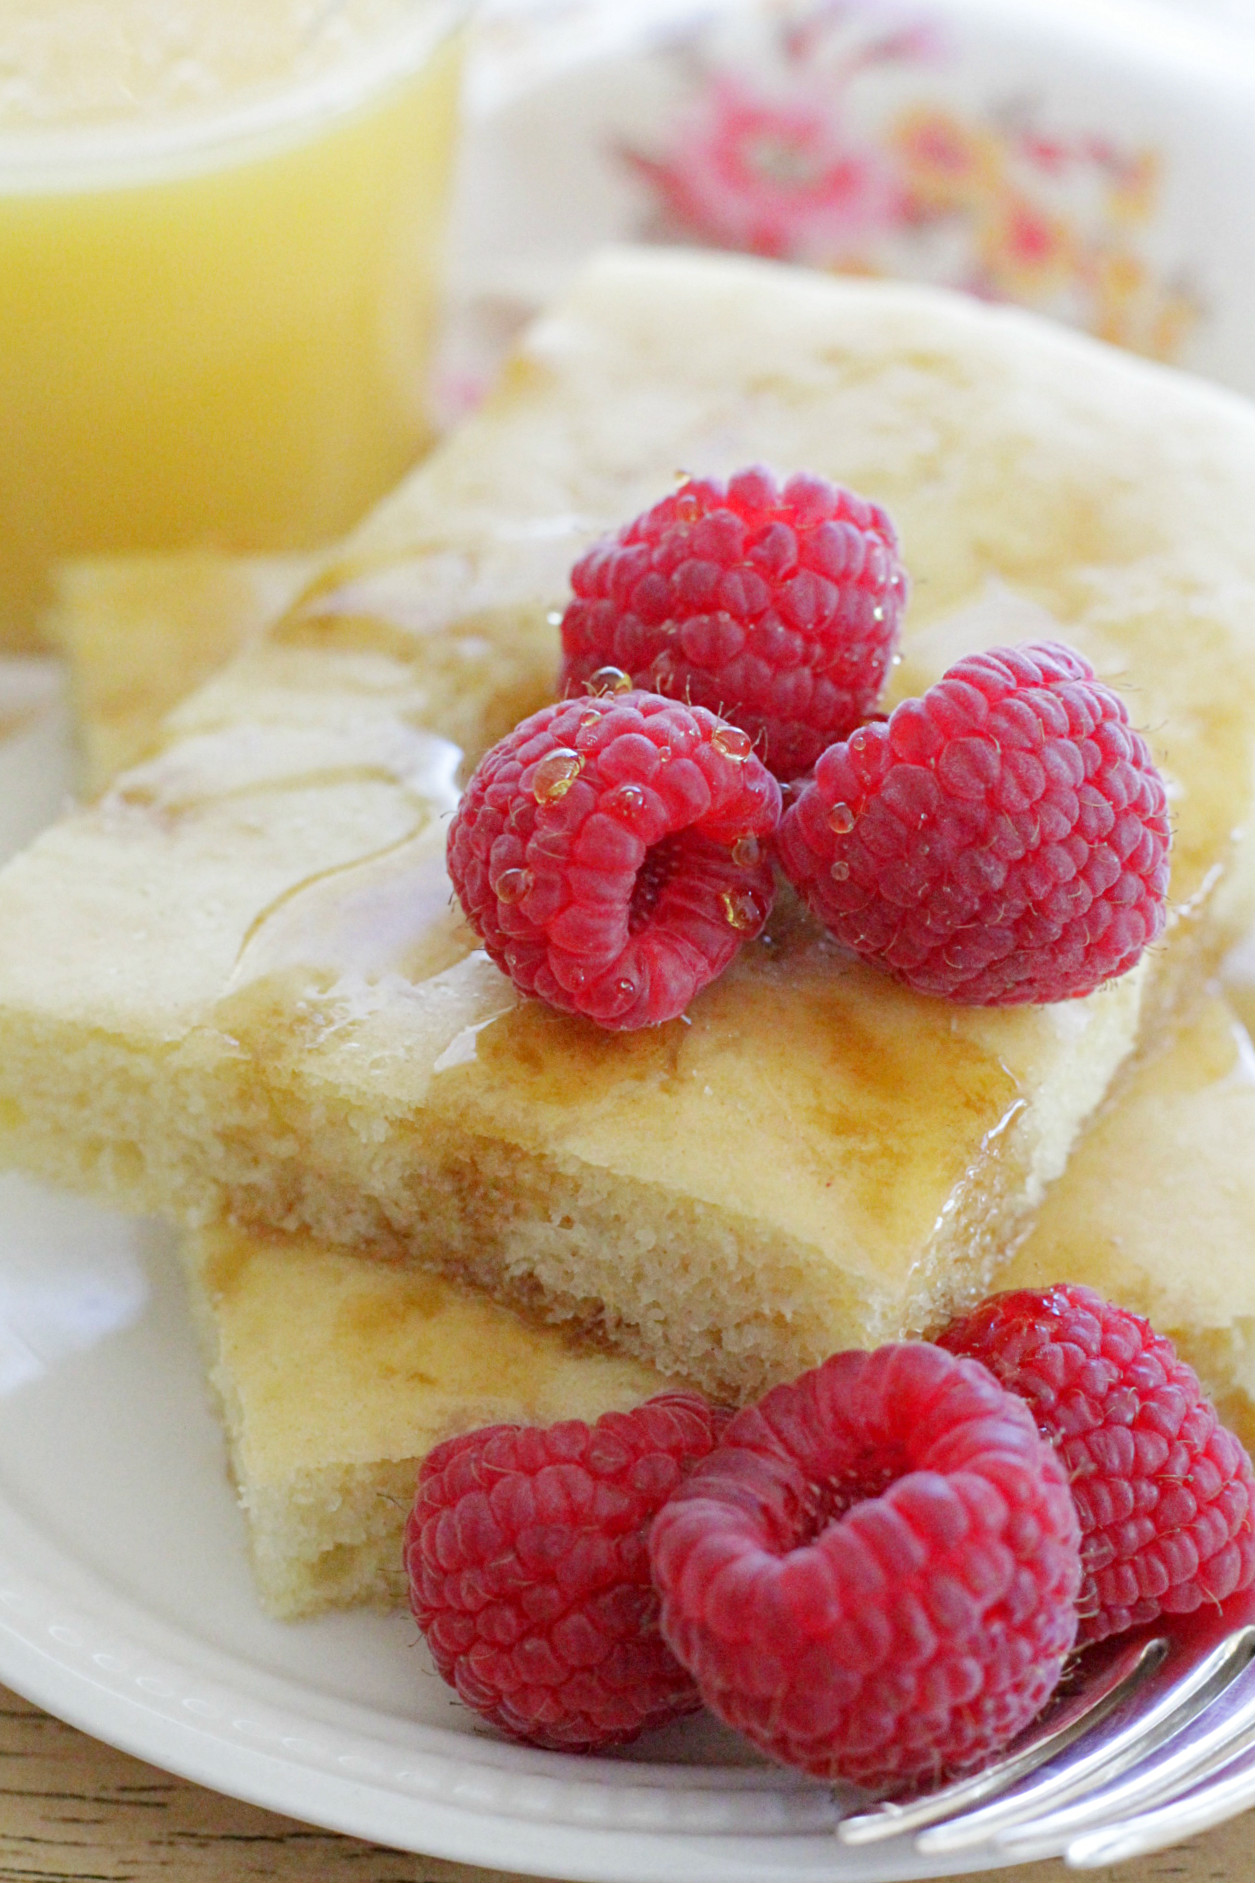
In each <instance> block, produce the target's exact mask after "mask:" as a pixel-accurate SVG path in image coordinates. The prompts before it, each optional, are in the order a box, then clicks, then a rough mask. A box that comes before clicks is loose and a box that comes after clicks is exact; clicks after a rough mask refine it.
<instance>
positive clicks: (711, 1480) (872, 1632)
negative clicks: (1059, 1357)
mask: <svg viewBox="0 0 1255 1883" xmlns="http://www.w3.org/2000/svg"><path fill="white" fill-rule="evenodd" d="M650 1554H651V1555H652V1557H653V1563H654V1580H655V1582H656V1584H657V1586H658V1590H659V1593H660V1595H661V1597H662V1628H663V1633H664V1634H665V1636H666V1638H667V1640H668V1641H669V1642H670V1643H671V1646H672V1648H673V1649H674V1650H675V1653H676V1655H677V1657H678V1658H679V1659H680V1660H681V1661H682V1662H683V1663H684V1665H685V1666H686V1667H688V1668H689V1669H690V1670H691V1671H692V1673H693V1676H694V1678H695V1680H696V1681H697V1685H698V1687H699V1689H700V1691H701V1694H702V1698H703V1699H704V1700H705V1702H706V1704H707V1706H709V1707H710V1708H711V1709H712V1710H713V1711H714V1712H716V1713H717V1714H719V1715H720V1717H721V1718H722V1719H724V1720H726V1721H727V1722H728V1723H729V1724H730V1725H732V1726H735V1727H738V1728H739V1729H740V1730H741V1731H742V1732H744V1733H746V1734H748V1735H749V1737H750V1738H751V1739H752V1740H754V1741H755V1742H756V1743H757V1744H758V1745H759V1746H761V1747H762V1748H763V1749H764V1750H765V1751H766V1752H769V1753H771V1754H772V1755H773V1756H774V1757H776V1758H778V1759H784V1760H785V1761H786V1762H787V1763H789V1764H790V1765H798V1766H801V1767H802V1768H803V1769H804V1770H805V1771H808V1772H813V1773H814V1774H815V1775H816V1776H817V1777H820V1778H827V1779H836V1778H845V1779H852V1780H854V1781H856V1782H857V1783H860V1784H866V1785H878V1786H880V1785H887V1786H890V1787H892V1788H895V1789H901V1788H903V1787H905V1786H906V1785H908V1784H909V1783H910V1782H912V1781H913V1780H916V1779H918V1778H920V1777H924V1776H927V1777H930V1778H931V1777H933V1776H936V1775H939V1774H940V1773H941V1772H943V1771H947V1770H948V1771H957V1770H962V1769H964V1768H966V1767H969V1766H973V1765H976V1764H978V1763H980V1762H981V1761H982V1760H984V1759H986V1758H987V1757H988V1756H989V1755H990V1754H991V1753H992V1752H994V1751H996V1750H997V1748H998V1747H999V1746H1001V1745H1003V1744H1005V1743H1006V1741H1007V1740H1009V1739H1011V1738H1012V1737H1013V1736H1014V1734H1015V1733H1017V1732H1018V1731H1019V1730H1020V1728H1021V1727H1022V1726H1024V1725H1026V1724H1027V1722H1028V1721H1029V1720H1030V1719H1032V1717H1033V1715H1034V1714H1035V1713H1036V1712H1037V1711H1038V1710H1039V1709H1040V1707H1041V1706H1042V1705H1043V1704H1044V1702H1045V1701H1046V1699H1047V1697H1048V1696H1049V1694H1050V1692H1051V1691H1052V1689H1053V1687H1054V1685H1055V1683H1056V1681H1057V1680H1058V1678H1059V1672H1060V1669H1061V1667H1062V1665H1063V1660H1064V1657H1065V1655H1066V1654H1067V1653H1068V1650H1069V1649H1070V1648H1071V1646H1072V1641H1073V1637H1074V1635H1075V1633H1076V1608H1075V1600H1076V1592H1077V1589H1078V1587H1079V1585H1080V1579H1081V1567H1080V1553H1079V1536H1078V1530H1077V1520H1076V1511H1075V1508H1074V1507H1073V1504H1072V1499H1071V1497H1070V1496H1069V1494H1068V1487H1067V1481H1066V1479H1065V1477H1064V1474H1063V1471H1062V1468H1061V1466H1060V1464H1059V1460H1058V1459H1057V1457H1056V1456H1055V1454H1054V1452H1053V1451H1052V1450H1051V1448H1050V1446H1049V1445H1048V1444H1046V1443H1045V1442H1044V1441H1043V1440H1042V1439H1041V1438H1040V1437H1039V1436H1038V1434H1037V1432H1036V1431H1035V1430H1034V1428H1033V1422H1032V1419H1031V1418H1030V1417H1028V1416H1027V1414H1026V1410H1025V1408H1024V1406H1023V1404H1022V1403H1021V1402H1020V1401H1019V1400H1017V1399H1015V1398H1014V1397H1013V1396H1012V1395H1011V1394H1010V1393H1007V1392H1005V1391H1004V1390H1003V1388H1002V1387H1000V1386H999V1385H998V1384H997V1382H996V1381H995V1380H994V1379H993V1378H992V1377H991V1375H990V1374H989V1373H988V1372H986V1371H985V1369H984V1368H983V1367H979V1366H976V1365H974V1364H973V1363H972V1362H970V1361H957V1362H956V1361H955V1360H953V1359H952V1358H951V1356H950V1355H949V1354H944V1353H942V1351H941V1350H940V1348H938V1347H931V1346H927V1345H925V1344H924V1343H923V1342H913V1343H909V1344H904V1345H899V1346H891V1347H881V1348H880V1349H879V1350H878V1351H877V1352H875V1353H839V1354H836V1355H834V1356H833V1358H832V1359H830V1360H827V1361H825V1362H824V1364H823V1365H822V1366H821V1367H817V1368H816V1369H815V1370H814V1371H813V1372H811V1373H807V1374H804V1375H803V1377H802V1378H801V1379H800V1380H797V1381H795V1382H794V1383H793V1384H792V1385H789V1386H780V1387H777V1388H776V1389H775V1390H774V1391H773V1392H770V1393H768V1395H767V1397H766V1398H765V1399H763V1400H762V1401H761V1402H760V1404H759V1405H758V1406H756V1407H752V1408H750V1409H749V1410H748V1411H745V1412H742V1413H739V1414H738V1415H737V1417H736V1418H734V1419H733V1420H732V1422H731V1424H730V1425H729V1426H728V1428H727V1430H726V1432H725V1433H724V1435H723V1437H722V1439H721V1440H720V1442H719V1444H718V1446H717V1447H716V1449H715V1450H714V1451H713V1452H712V1454H711V1456H710V1457H709V1458H707V1459H706V1460H705V1462H704V1463H702V1464H700V1465H698V1466H697V1467H696V1469H695V1470H694V1471H693V1473H692V1474H691V1476H690V1477H689V1478H688V1480H687V1481H686V1482H685V1483H684V1484H683V1485H682V1486H681V1487H680V1489H679V1490H678V1491H677V1492H676V1494H675V1496H674V1497H673V1498H672V1500H671V1502H670V1503H669V1504H667V1506H666V1508H665V1509H664V1510H662V1511H661V1512H660V1513H659V1515H658V1517H657V1518H656V1519H655V1521H654V1528H653V1531H652V1534H651V1538H650Z"/></svg>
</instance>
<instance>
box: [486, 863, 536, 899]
mask: <svg viewBox="0 0 1255 1883" xmlns="http://www.w3.org/2000/svg"><path fill="white" fill-rule="evenodd" d="M531 886H532V872H531V871H530V870H502V872H501V874H500V876H498V878H497V880H496V882H495V883H494V884H493V886H492V893H493V895H494V896H495V897H496V898H497V901H498V902H522V900H523V898H524V896H525V895H526V894H527V892H528V890H529V889H530V888H531Z"/></svg>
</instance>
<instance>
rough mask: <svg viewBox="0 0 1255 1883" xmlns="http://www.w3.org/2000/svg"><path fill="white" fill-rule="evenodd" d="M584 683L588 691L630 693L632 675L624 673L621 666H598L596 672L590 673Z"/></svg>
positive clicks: (596, 692)
mask: <svg viewBox="0 0 1255 1883" xmlns="http://www.w3.org/2000/svg"><path fill="white" fill-rule="evenodd" d="M584 685H585V686H586V687H587V688H588V690H589V692H590V693H595V694H598V695H600V694H604V693H630V692H631V691H632V676H631V674H629V673H624V671H623V669H622V667H598V669H597V671H596V673H590V674H589V676H588V678H587V680H586V681H585V682H584Z"/></svg>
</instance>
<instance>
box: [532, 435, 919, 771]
mask: <svg viewBox="0 0 1255 1883" xmlns="http://www.w3.org/2000/svg"><path fill="white" fill-rule="evenodd" d="M571 586H572V588H573V590H574V592H575V594H574V600H573V601H572V602H571V603H570V604H569V606H568V607H567V610H566V613H565V614H564V615H563V618H562V648H563V664H562V675H561V680H562V686H563V688H564V689H565V690H566V691H568V692H574V691H576V690H577V689H578V688H579V687H580V686H581V685H582V683H583V682H585V681H587V680H588V679H589V678H590V677H591V676H592V675H593V673H594V672H595V671H596V669H598V668H601V667H606V666H613V667H619V668H622V669H623V671H624V672H625V673H627V674H629V675H630V677H631V679H632V682H633V684H634V685H636V686H639V687H644V688H648V689H649V690H651V691H652V692H656V693H663V694H666V695H668V696H669V697H671V698H673V699H682V700H689V701H692V702H694V703H695V704H697V705H699V706H706V707H709V708H710V709H711V711H713V712H716V713H719V714H721V715H722V716H723V717H724V718H726V719H730V720H732V721H733V722H734V724H736V725H738V726H741V727H743V728H744V729H745V731H746V732H748V733H749V735H750V737H751V738H752V739H753V741H754V744H755V748H756V749H757V750H758V752H759V754H760V756H761V757H762V759H763V761H764V763H765V764H766V765H767V766H768V767H769V768H770V770H772V771H773V772H774V773H775V774H776V776H777V777H778V778H782V779H789V778H795V777H798V776H800V775H801V774H802V773H803V772H807V771H809V770H810V768H811V766H812V765H813V764H814V763H815V760H816V759H817V758H818V757H819V754H820V753H821V752H822V751H823V750H824V747H825V746H827V745H830V744H831V743H832V741H833V740H834V739H840V738H844V737H845V735H846V734H847V733H848V732H850V731H851V730H852V729H853V727H855V726H856V725H858V723H859V721H860V720H862V719H865V718H866V717H867V715H868V714H869V713H870V712H872V711H873V710H874V709H875V706H876V702H877V700H878V699H879V698H880V691H881V688H882V686H883V685H884V681H885V675H886V673H887V672H888V668H889V663H890V660H891V658H892V655H893V650H894V647H895V646H896V644H897V639H898V625H899V622H900V620H901V617H902V611H903V608H904V607H905V604H906V595H907V579H906V573H905V571H904V569H903V567H902V563H901V561H900V558H899V555H898V540H897V534H896V532H895V530H894V527H893V524H892V522H891V521H890V519H889V517H888V516H887V514H886V513H885V511H884V510H882V509H881V507H880V506H879V504H874V503H869V502H868V501H867V500H866V499H865V498H863V497H859V496H856V495H855V494H854V493H853V492H852V491H848V490H842V489H840V488H839V487H838V486H836V485H834V484H830V483H828V482H827V481H826V480H825V479H823V478H821V477H814V476H810V475H808V474H800V475H798V476H795V477H791V478H789V480H788V481H787V483H785V485H784V486H783V488H781V487H780V486H779V485H778V484H777V482H776V480H775V478H774V477H772V475H771V473H770V472H768V471H765V470H763V469H761V468H759V467H755V468H752V469H749V470H745V471H741V472H738V474H737V475H736V476H734V477H732V478H730V479H729V480H728V482H727V483H726V484H723V483H719V482H716V481H714V480H712V479H709V478H699V479H690V480H688V481H687V482H686V483H684V484H683V485H682V486H681V488H680V489H679V490H677V491H676V492H675V493H674V494H673V495H671V496H669V497H665V498H664V499H663V500H662V502H661V503H658V504H655V505H654V507H653V509H652V510H648V511H646V512H645V513H644V515H643V516H639V517H637V518H636V519H635V520H634V521H633V522H631V523H629V524H627V525H626V526H625V527H624V528H623V529H621V530H620V531H619V532H618V533H617V535H614V536H611V537H607V538H604V539H603V540H602V541H601V542H599V543H597V544H595V545H594V546H593V548H592V549H590V550H589V551H588V552H587V554H586V555H584V556H583V557H581V559H580V561H579V562H577V563H576V565H575V568H574V570H573V571H572V575H571Z"/></svg>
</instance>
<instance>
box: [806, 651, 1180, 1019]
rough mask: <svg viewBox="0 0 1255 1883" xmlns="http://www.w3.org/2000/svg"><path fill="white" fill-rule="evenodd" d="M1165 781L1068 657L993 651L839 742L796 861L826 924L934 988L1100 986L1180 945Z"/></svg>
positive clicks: (1004, 993) (1114, 701)
mask: <svg viewBox="0 0 1255 1883" xmlns="http://www.w3.org/2000/svg"><path fill="white" fill-rule="evenodd" d="M1168 847H1169V828H1168V818H1167V810H1166V797H1165V792H1164V785H1163V780H1162V779H1161V778H1160V776H1159V773H1158V772H1157V771H1156V769H1155V765H1154V762H1153V760H1152V758H1151V756H1150V752H1149V750H1148V748H1147V746H1146V742H1145V740H1144V739H1143V738H1142V737H1141V735H1140V734H1139V733H1137V732H1135V731H1134V730H1133V728H1132V727H1131V726H1130V724H1129V721H1128V714H1127V713H1126V711H1125V708H1124V705H1123V702H1122V701H1121V700H1120V699H1119V698H1118V696H1117V695H1116V694H1115V693H1113V692H1112V691H1111V689H1110V688H1109V687H1106V686H1103V685H1102V684H1101V683H1100V682H1099V681H1098V680H1096V679H1095V677H1094V673H1093V669H1092V668H1091V667H1090V665H1089V663H1088V662H1087V661H1086V660H1085V659H1084V658H1083V657H1082V656H1081V655H1080V654H1077V653H1075V652H1073V651H1072V649H1070V648H1067V647H1062V646H1058V645H1054V644H1049V643H1045V644H1040V645H1036V646H1029V647H1020V648H996V649H993V650H992V651H990V652H989V653H985V654H974V655H971V656H969V657H968V658H967V659H965V660H961V661H959V662H958V663H957V665H955V666H954V667H952V668H951V669H950V671H949V672H948V673H947V674H946V675H945V676H944V678H943V679H941V680H940V681H938V683H937V684H936V686H933V687H930V688H929V689H928V691H927V693H925V694H924V696H923V698H922V699H918V700H907V701H905V702H904V703H903V704H902V705H900V706H899V707H898V708H897V709H896V710H895V711H894V712H893V713H892V714H891V716H890V717H889V719H888V720H887V721H886V722H883V723H880V724H875V725H868V726H863V727H860V728H859V730H858V731H857V732H855V733H854V734H852V736H851V737H850V739H849V740H848V741H846V742H844V743H841V744H838V745H834V746H832V747H830V748H829V750H828V751H826V752H825V753H824V755H823V757H822V758H821V759H820V760H819V763H818V764H817V766H816V768H815V776H814V779H813V781H812V782H811V783H810V784H809V785H808V786H807V787H806V788H805V789H804V790H803V791H802V792H801V794H800V795H799V797H798V798H797V800H796V801H795V802H794V803H793V804H792V805H791V806H790V807H789V810H788V811H787V813H786V814H785V817H784V820H783V822H782V825H781V829H780V837H779V853H780V859H781V862H782V864H783V867H784V869H785V872H786V874H787V875H788V876H789V878H790V880H791V882H792V883H793V884H794V887H795V888H796V889H797V890H798V891H799V893H800V894H801V895H802V896H803V897H804V898H805V900H806V902H807V903H808V905H809V906H810V908H811V910H812V911H813V913H814V914H815V915H816V916H818V918H819V919H820V921H822V922H823V923H824V924H825V925H826V926H827V927H828V928H829V929H830V930H831V932H832V933H833V935H835V936H836V938H837V939H838V941H840V942H842V943H844V944H845V946H846V947H848V948H850V949H852V950H853V951H854V952H855V953H857V954H860V955H863V956H864V957H866V958H867V959H868V960H871V961H875V962H877V963H879V964H880V965H881V966H882V967H884V968H886V969H887V970H888V972H889V973H890V974H892V975H893V976H894V977H895V978H896V979H897V980H899V981H903V982H905V983H906V984H907V986H909V987H914V988H916V989H917V990H918V991H919V992H920V993H924V994H938V995H943V996H945V997H947V998H949V999H951V1000H956V1001H961V1002H964V1003H967V1004H970V1005H973V1006H1004V1005H1010V1004H1012V1003H1015V1002H1020V1001H1035V1002H1046V1001H1055V1000H1067V999H1072V998H1074V997H1076V996H1078V995H1082V994H1088V993H1090V992H1091V991H1092V990H1093V989H1094V988H1095V987H1097V986H1099V985H1100V983H1102V982H1103V981H1106V980H1109V979H1111V978H1112V977H1113V976H1114V975H1117V974H1123V973H1124V972H1125V971H1126V970H1127V969H1129V968H1131V967H1132V966H1133V965H1134V963H1135V962H1136V961H1137V960H1138V958H1139V956H1140V955H1141V953H1142V951H1143V949H1145V948H1146V946H1147V945H1148V944H1149V943H1151V942H1153V941H1154V940H1155V939H1156V937H1157V936H1158V935H1159V934H1160V933H1161V931H1162V929H1163V925H1164V917H1165V909H1166V899H1167V889H1168Z"/></svg>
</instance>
